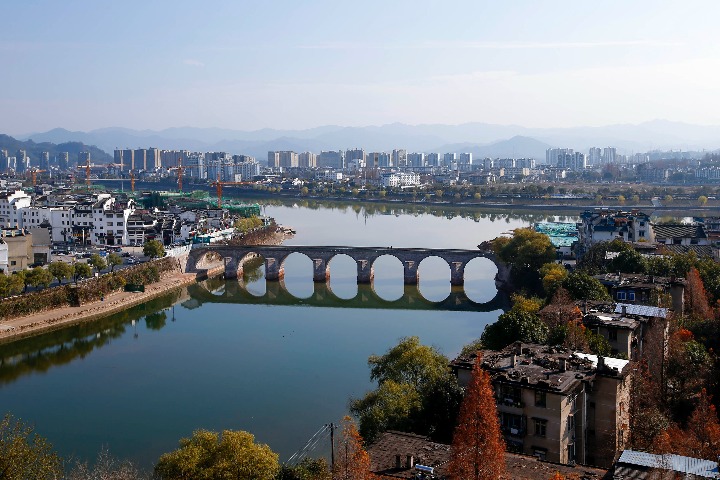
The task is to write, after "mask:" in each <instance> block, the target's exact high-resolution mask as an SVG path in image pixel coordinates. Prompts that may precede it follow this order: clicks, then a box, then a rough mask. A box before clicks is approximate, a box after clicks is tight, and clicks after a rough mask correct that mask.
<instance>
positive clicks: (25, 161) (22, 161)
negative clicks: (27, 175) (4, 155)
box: [15, 150, 30, 173]
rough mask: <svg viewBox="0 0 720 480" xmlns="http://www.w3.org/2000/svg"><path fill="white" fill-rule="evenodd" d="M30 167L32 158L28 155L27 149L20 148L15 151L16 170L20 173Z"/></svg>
mask: <svg viewBox="0 0 720 480" xmlns="http://www.w3.org/2000/svg"><path fill="white" fill-rule="evenodd" d="M28 168H30V158H29V157H28V156H27V152H25V150H18V151H17V153H15V171H16V172H18V173H24V172H26V171H27V169H28Z"/></svg>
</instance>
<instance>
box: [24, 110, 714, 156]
mask: <svg viewBox="0 0 720 480" xmlns="http://www.w3.org/2000/svg"><path fill="white" fill-rule="evenodd" d="M23 138H24V139H26V140H33V141H35V142H43V141H47V142H52V143H56V144H57V143H62V142H67V141H75V142H82V143H84V144H86V145H97V146H98V147H99V148H101V149H102V150H105V151H106V152H112V151H113V150H114V149H115V148H147V147H157V148H163V149H187V150H194V151H213V150H214V151H229V152H230V153H243V154H248V155H252V156H255V157H256V158H258V159H261V160H262V159H264V158H265V156H266V155H267V151H268V150H284V149H293V150H296V151H305V150H309V151H313V152H315V153H320V151H321V150H337V149H343V150H344V149H348V148H356V147H357V148H364V149H365V150H366V151H392V150H393V149H394V148H403V149H405V150H407V151H409V152H410V151H420V152H432V151H436V152H438V153H444V150H447V151H457V150H451V148H455V147H454V146H459V145H465V146H466V148H465V149H464V151H471V152H472V153H473V154H475V152H477V155H478V156H485V155H489V156H497V155H499V154H495V153H494V152H500V151H502V152H505V153H504V154H502V155H512V153H513V151H514V152H515V155H514V156H516V157H519V156H533V157H535V158H541V157H544V154H545V153H544V149H542V147H544V148H550V147H562V148H573V149H575V150H577V151H583V152H586V151H587V149H588V148H590V147H606V146H614V147H616V148H617V149H618V152H619V153H625V154H631V153H634V152H644V151H650V150H654V149H660V150H671V149H672V150H704V149H708V150H713V149H716V148H718V147H719V146H720V126H703V125H693V124H689V123H684V122H674V121H670V120H664V119H657V120H652V121H648V122H643V123H639V124H615V125H607V126H597V127H568V128H531V127H523V126H520V125H497V124H490V123H482V122H470V123H463V124H458V125H447V124H418V125H409V124H404V123H390V124H384V125H371V126H365V127H347V126H346V127H343V126H339V125H323V126H318V127H313V128H308V129H300V130H283V129H271V128H263V129H258V130H232V129H223V128H197V127H187V126H186V127H171V128H167V129H163V130H149V129H145V130H134V129H129V128H124V127H106V128H100V129H96V130H91V131H89V132H82V131H70V130H66V129H63V128H55V129H52V130H49V131H47V132H42V133H35V134H31V135H28V136H26V137H23ZM524 139H532V140H533V142H530V141H529V140H524ZM501 142H505V143H504V144H501ZM494 144H500V145H496V148H490V149H488V148H484V147H487V146H489V145H494ZM485 151H486V152H487V154H485V153H483V152H485ZM458 153H459V152H458Z"/></svg>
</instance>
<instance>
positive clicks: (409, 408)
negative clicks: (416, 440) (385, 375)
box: [350, 380, 422, 442]
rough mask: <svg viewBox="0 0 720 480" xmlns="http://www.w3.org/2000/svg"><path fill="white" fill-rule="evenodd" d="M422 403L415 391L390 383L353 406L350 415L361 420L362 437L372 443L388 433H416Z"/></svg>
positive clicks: (409, 387) (352, 402)
mask: <svg viewBox="0 0 720 480" xmlns="http://www.w3.org/2000/svg"><path fill="white" fill-rule="evenodd" d="M421 408H422V399H421V398H420V393H419V392H418V390H417V389H416V388H414V387H413V386H412V385H410V384H407V383H397V382H395V381H393V380H388V381H386V382H383V383H382V384H380V386H379V387H378V388H377V389H376V390H373V391H371V392H368V393H367V394H366V395H365V396H364V397H363V398H361V399H354V400H351V402H350V413H352V414H353V415H354V416H355V417H357V418H358V422H359V427H360V434H361V435H362V437H363V438H364V439H365V440H366V441H368V442H373V441H374V440H375V439H376V438H377V437H378V436H380V434H381V433H383V432H384V431H386V430H401V431H405V432H416V431H417V430H418V428H417V427H418V425H417V421H416V420H417V417H418V416H419V412H420V409H421Z"/></svg>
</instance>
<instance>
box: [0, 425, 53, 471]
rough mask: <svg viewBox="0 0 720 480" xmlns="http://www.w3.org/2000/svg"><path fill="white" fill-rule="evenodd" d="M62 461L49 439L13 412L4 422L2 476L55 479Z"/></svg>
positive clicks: (0, 452)
mask: <svg viewBox="0 0 720 480" xmlns="http://www.w3.org/2000/svg"><path fill="white" fill-rule="evenodd" d="M62 473H63V472H62V462H61V460H60V457H58V455H57V454H56V453H55V452H54V451H53V449H52V445H50V443H48V441H47V440H46V439H45V438H43V437H41V436H40V435H38V434H36V433H35V432H34V430H33V428H32V427H29V426H27V425H25V424H24V423H23V422H22V421H20V420H16V419H15V418H14V417H12V416H10V415H5V417H4V418H3V419H2V421H0V478H2V479H7V480H26V479H29V478H32V479H33V480H44V479H47V480H55V479H58V478H61V477H62Z"/></svg>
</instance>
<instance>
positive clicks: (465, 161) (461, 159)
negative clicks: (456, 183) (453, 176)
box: [458, 152, 473, 165]
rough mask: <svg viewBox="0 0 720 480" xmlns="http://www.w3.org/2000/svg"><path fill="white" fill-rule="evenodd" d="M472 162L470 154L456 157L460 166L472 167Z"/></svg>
mask: <svg viewBox="0 0 720 480" xmlns="http://www.w3.org/2000/svg"><path fill="white" fill-rule="evenodd" d="M472 160H473V159H472V153H469V152H466V153H461V154H460V155H459V156H458V163H459V164H460V165H472Z"/></svg>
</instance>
